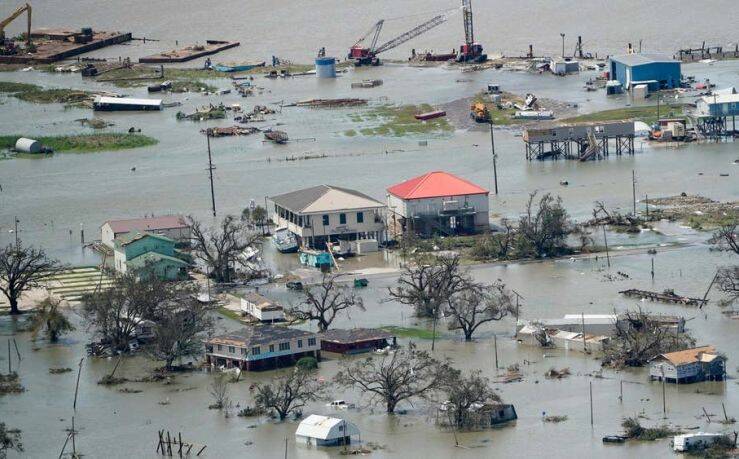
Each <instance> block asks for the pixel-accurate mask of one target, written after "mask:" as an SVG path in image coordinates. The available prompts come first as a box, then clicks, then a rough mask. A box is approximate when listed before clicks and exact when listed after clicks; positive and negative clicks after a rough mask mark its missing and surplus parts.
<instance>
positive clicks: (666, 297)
mask: <svg viewBox="0 0 739 459" xmlns="http://www.w3.org/2000/svg"><path fill="white" fill-rule="evenodd" d="M618 293H620V294H622V295H626V296H629V297H636V298H646V299H647V300H650V301H659V302H662V303H678V304H684V305H686V306H703V305H704V304H706V303H708V300H704V299H702V298H690V297H687V296H680V295H678V294H676V293H675V291H674V290H670V289H667V290H665V291H664V292H662V293H659V292H650V291H649V290H639V289H635V288H632V289H629V290H622V291H620V292H618Z"/></svg>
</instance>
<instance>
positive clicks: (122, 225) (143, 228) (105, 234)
mask: <svg viewBox="0 0 739 459" xmlns="http://www.w3.org/2000/svg"><path fill="white" fill-rule="evenodd" d="M141 232H148V233H152V234H159V235H160V236H166V237H168V238H170V239H174V240H175V241H177V242H180V243H182V242H188V241H189V240H190V226H188V224H187V222H186V221H185V218H184V217H183V216H181V215H163V216H161V217H149V218H129V219H125V220H108V221H106V222H105V223H103V226H101V227H100V236H101V237H100V239H101V241H102V242H103V244H105V245H107V246H108V247H110V248H111V249H112V248H113V247H114V241H115V238H117V237H119V236H123V235H124V234H128V233H141Z"/></svg>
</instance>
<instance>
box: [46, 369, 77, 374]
mask: <svg viewBox="0 0 739 459" xmlns="http://www.w3.org/2000/svg"><path fill="white" fill-rule="evenodd" d="M70 371H72V369H71V368H49V374H52V375H60V374H62V373H69V372H70Z"/></svg>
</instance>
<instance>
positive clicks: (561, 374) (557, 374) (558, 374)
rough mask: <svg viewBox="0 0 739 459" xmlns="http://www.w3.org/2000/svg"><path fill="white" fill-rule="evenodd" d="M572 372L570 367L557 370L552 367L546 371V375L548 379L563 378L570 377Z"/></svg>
mask: <svg viewBox="0 0 739 459" xmlns="http://www.w3.org/2000/svg"><path fill="white" fill-rule="evenodd" d="M570 374H571V373H570V369H569V368H567V367H565V368H562V369H561V370H557V369H556V368H554V367H552V368H550V369H549V370H547V372H546V373H544V377H545V378H547V379H562V378H566V377H568V376H569V375H570Z"/></svg>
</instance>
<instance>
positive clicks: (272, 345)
mask: <svg viewBox="0 0 739 459" xmlns="http://www.w3.org/2000/svg"><path fill="white" fill-rule="evenodd" d="M274 351H275V345H274V344H270V345H269V352H274Z"/></svg>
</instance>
